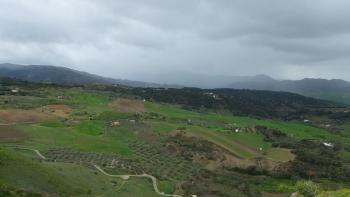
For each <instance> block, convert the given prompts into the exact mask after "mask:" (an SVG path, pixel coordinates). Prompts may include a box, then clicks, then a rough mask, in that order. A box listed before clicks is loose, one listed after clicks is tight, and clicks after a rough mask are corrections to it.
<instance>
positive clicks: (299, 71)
mask: <svg viewBox="0 0 350 197" xmlns="http://www.w3.org/2000/svg"><path fill="white" fill-rule="evenodd" d="M349 7H350V1H348V0H284V1H281V0H269V1H261V0H218V1H213V0H176V1H173V0H133V1H127V0H103V1H102V0H71V1H61V0H18V1H11V0H1V1H0V27H1V28H0V62H12V63H22V64H54V65H63V66H69V67H72V68H76V69H81V70H85V71H89V72H93V73H97V74H101V75H105V76H110V77H118V78H129V79H138V80H148V81H156V82H157V81H162V82H164V80H166V79H162V78H161V77H160V76H164V74H169V73H172V75H175V76H176V75H177V73H178V75H179V76H178V77H181V74H180V73H182V72H184V71H186V72H192V73H196V74H204V75H254V74H260V73H264V74H269V75H272V76H274V77H278V78H302V77H325V78H344V79H348V80H350V67H349V64H350V56H349V55H348V51H350V23H349V21H348V19H349V18H350V12H348V8H349ZM175 78H176V77H175Z"/></svg>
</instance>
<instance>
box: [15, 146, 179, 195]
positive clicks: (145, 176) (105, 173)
mask: <svg viewBox="0 0 350 197" xmlns="http://www.w3.org/2000/svg"><path fill="white" fill-rule="evenodd" d="M13 148H16V149H22V150H30V151H33V152H34V153H35V154H36V155H38V157H40V158H41V159H43V160H46V157H45V156H44V155H42V154H41V153H40V151H39V150H37V149H32V148H26V147H19V146H14V147H13ZM94 167H95V168H96V169H97V170H98V171H100V172H101V173H102V174H104V175H106V176H109V177H117V178H121V179H123V180H128V179H129V178H130V177H144V178H149V179H151V180H152V184H153V189H154V191H155V192H156V193H157V194H159V195H161V196H167V197H182V196H180V195H176V194H166V193H164V192H161V191H159V189H158V185H157V179H156V177H154V176H151V175H148V174H140V175H131V174H126V175H112V174H109V173H107V172H105V171H104V170H103V169H102V168H100V167H99V166H97V165H94Z"/></svg>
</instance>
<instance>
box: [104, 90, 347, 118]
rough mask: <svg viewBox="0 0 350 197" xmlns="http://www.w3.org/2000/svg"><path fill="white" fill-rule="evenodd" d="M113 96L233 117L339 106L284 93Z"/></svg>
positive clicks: (281, 114)
mask: <svg viewBox="0 0 350 197" xmlns="http://www.w3.org/2000/svg"><path fill="white" fill-rule="evenodd" d="M108 90H113V91H114V92H117V93H123V94H126V95H136V96H138V97H139V98H142V99H146V100H153V101H157V102H166V103H174V104H181V105H184V106H185V107H187V108H191V109H195V110H199V109H203V108H204V109H210V110H214V111H222V110H225V111H229V112H231V113H234V114H235V115H244V116H255V117H263V118H281V119H294V118H300V116H301V115H305V114H306V113H311V112H312V111H314V110H315V109H319V108H334V107H341V106H339V105H338V104H335V103H332V102H328V101H322V100H317V99H313V98H308V97H304V96H300V95H297V94H293V93H287V92H272V91H257V90H235V89H211V90H206V89H199V88H181V89H176V88H168V89H163V88H124V87H114V88H113V89H111V88H109V89H108Z"/></svg>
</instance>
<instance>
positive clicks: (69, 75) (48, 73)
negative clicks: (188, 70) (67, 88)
mask: <svg viewBox="0 0 350 197" xmlns="http://www.w3.org/2000/svg"><path fill="white" fill-rule="evenodd" d="M0 76H4V77H10V78H15V79H20V80H25V81H34V82H45V83H57V84H65V85H72V84H76V85H82V84H121V85H126V86H131V87H168V86H167V85H162V84H156V83H146V82H141V81H130V80H124V79H112V78H107V77H101V76H98V75H94V74H90V73H87V72H82V71H77V70H73V69H70V68H66V67H59V66H49V65H26V66H24V65H18V64H8V63H5V64H0ZM170 87H173V86H170ZM174 87H175V86H174Z"/></svg>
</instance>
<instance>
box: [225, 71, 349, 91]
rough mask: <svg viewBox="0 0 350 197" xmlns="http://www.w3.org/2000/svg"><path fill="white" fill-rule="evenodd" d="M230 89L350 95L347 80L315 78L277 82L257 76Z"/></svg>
mask: <svg viewBox="0 0 350 197" xmlns="http://www.w3.org/2000/svg"><path fill="white" fill-rule="evenodd" d="M228 87H229V88H234V89H253V90H271V91H285V92H293V93H298V94H303V95H312V94H322V93H324V94H326V93H327V94H329V93H337V94H338V93H350V82H347V81H345V80H340V79H331V80H328V79H315V78H305V79H301V80H276V79H273V78H271V77H268V76H263V75H257V76H255V77H252V78H251V79H250V80H246V81H239V82H234V83H231V84H230V85H228Z"/></svg>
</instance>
